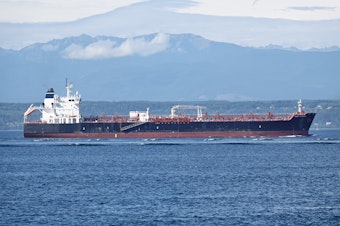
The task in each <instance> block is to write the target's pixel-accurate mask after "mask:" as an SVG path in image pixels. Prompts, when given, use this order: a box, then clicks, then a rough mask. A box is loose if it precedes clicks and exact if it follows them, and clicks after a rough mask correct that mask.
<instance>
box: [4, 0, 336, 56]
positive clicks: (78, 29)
mask: <svg viewBox="0 0 340 226" xmlns="http://www.w3.org/2000/svg"><path fill="white" fill-rule="evenodd" d="M254 2H255V1H254ZM194 4H197V3H195V1H192V0H181V1H173V0H162V1H160V0H146V1H142V2H138V3H134V4H131V5H129V6H126V7H120V8H117V9H114V10H111V11H108V12H107V13H103V14H99V15H93V16H90V17H86V18H80V19H78V20H75V21H69V22H54V23H52V22H51V23H5V22H3V23H0V47H2V48H6V49H21V48H23V47H26V46H28V45H31V44H34V43H36V42H48V41H50V40H52V39H60V38H65V37H70V36H79V35H81V34H88V35H91V36H93V37H95V36H100V35H105V36H117V37H125V38H127V37H135V36H140V35H146V34H151V33H160V32H163V33H169V34H183V33H191V34H196V35H199V36H202V37H204V38H206V39H209V40H212V41H217V42H226V43H234V44H237V45H241V46H253V47H263V46H267V45H279V46H283V47H285V48H287V47H297V48H299V49H304V50H306V49H310V48H326V47H332V46H340V20H339V19H332V20H320V21H316V20H309V21H308V20H288V19H274V18H257V17H236V16H213V15H202V14H192V13H183V12H181V9H183V8H187V7H190V6H192V5H194ZM254 10H255V9H254Z"/></svg>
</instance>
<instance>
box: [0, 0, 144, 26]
mask: <svg viewBox="0 0 340 226" xmlns="http://www.w3.org/2000/svg"><path fill="white" fill-rule="evenodd" d="M141 1H143V0H114V1H112V0H96V1H93V0H72V1H69V0H57V1H51V0H2V1H0V21H1V22H14V23H32V22H65V21H73V20H76V19H79V18H83V17H88V16H92V15H96V14H101V13H106V12H108V11H110V10H113V9H116V8H119V7H123V6H128V5H131V4H133V3H136V2H141Z"/></svg>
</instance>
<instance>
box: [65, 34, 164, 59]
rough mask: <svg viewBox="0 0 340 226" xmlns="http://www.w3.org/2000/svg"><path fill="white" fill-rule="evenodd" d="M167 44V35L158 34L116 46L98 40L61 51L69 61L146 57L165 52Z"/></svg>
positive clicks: (110, 42)
mask: <svg viewBox="0 0 340 226" xmlns="http://www.w3.org/2000/svg"><path fill="white" fill-rule="evenodd" d="M168 44H169V35H167V34H163V33H159V34H157V35H156V36H155V37H154V38H153V39H151V40H150V41H149V40H145V39H144V38H135V39H132V38H131V39H127V40H126V41H124V42H123V43H121V44H120V45H118V46H117V43H116V42H113V41H111V40H99V41H97V42H95V43H92V44H90V45H87V46H85V47H83V46H81V45H77V44H71V45H70V46H68V47H67V48H66V49H65V50H64V51H63V56H64V57H65V58H69V59H81V60H89V59H103V58H112V57H124V56H131V55H140V56H148V55H152V54H155V53H158V52H161V51H163V50H165V49H166V48H167V47H168Z"/></svg>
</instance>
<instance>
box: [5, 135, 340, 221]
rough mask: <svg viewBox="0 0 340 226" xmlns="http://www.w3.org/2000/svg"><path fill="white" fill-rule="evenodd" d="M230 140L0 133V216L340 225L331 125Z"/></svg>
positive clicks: (339, 153) (338, 148)
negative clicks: (43, 136)
mask: <svg viewBox="0 0 340 226" xmlns="http://www.w3.org/2000/svg"><path fill="white" fill-rule="evenodd" d="M311 132H312V133H313V135H312V136H310V137H282V138H274V139H267V138H239V139H232V138H226V139H154V140H153V139H151V140H141V139H126V140H123V139H122V140H113V139H112V140H111V139H100V140H95V139H93V140H86V139H76V140H75V139H70V140H68V139H24V138H23V137H22V132H20V131H16V132H6V131H2V132H0V213H1V216H0V225H39V224H47V225H340V131H339V130H327V131H322V130H320V131H311Z"/></svg>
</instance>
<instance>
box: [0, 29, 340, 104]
mask: <svg viewBox="0 0 340 226" xmlns="http://www.w3.org/2000/svg"><path fill="white" fill-rule="evenodd" d="M339 60H340V50H339V48H334V49H326V50H325V49H320V50H317V49H314V50H309V51H302V50H298V49H284V48H279V47H277V46H269V47H267V48H254V47H242V46H238V45H235V44H230V43H222V42H216V41H211V40H207V39H205V38H203V37H201V36H198V35H193V34H168V33H153V34H149V35H142V36H136V37H132V38H119V37H113V36H94V37H93V36H89V35H80V36H73V37H66V38H62V39H54V40H51V41H49V42H44V43H36V44H33V45H29V46H27V47H25V48H23V49H20V50H8V49H0V74H1V80H2V82H1V83H2V88H1V91H0V102H21V103H27V102H39V101H42V99H43V96H44V92H45V91H46V90H47V89H48V88H50V87H53V88H54V89H55V90H56V92H57V93H58V94H60V95H62V94H64V93H65V89H64V84H65V83H64V81H65V78H68V79H69V81H71V82H73V83H74V86H75V90H78V91H79V92H80V93H81V94H82V98H83V99H85V100H91V101H92V100H93V101H98V100H101V101H120V100H150V101H191V100H193V101H195V100H230V101H241V100H288V99H293V100H296V99H299V98H303V99H339V98H340V92H339V84H340V76H339V74H338V73H339V71H340V64H339Z"/></svg>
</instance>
